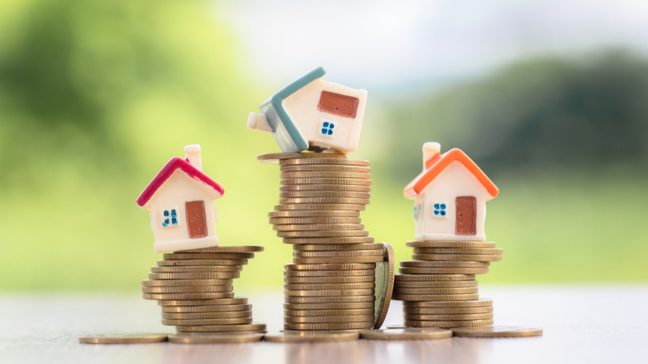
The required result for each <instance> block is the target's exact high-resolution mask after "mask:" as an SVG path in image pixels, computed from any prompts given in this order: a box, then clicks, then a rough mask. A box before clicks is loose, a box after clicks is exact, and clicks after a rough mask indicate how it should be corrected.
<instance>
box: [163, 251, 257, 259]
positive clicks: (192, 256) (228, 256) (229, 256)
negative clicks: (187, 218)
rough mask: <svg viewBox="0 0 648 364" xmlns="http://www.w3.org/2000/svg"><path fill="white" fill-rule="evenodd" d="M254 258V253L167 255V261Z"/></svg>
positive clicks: (165, 255)
mask: <svg viewBox="0 0 648 364" xmlns="http://www.w3.org/2000/svg"><path fill="white" fill-rule="evenodd" d="M252 257H254V253H195V252H194V253H183V252H179V253H165V254H164V255H163V258H164V259H165V260H187V259H192V260H193V259H216V260H219V259H233V260H243V259H249V258H252Z"/></svg>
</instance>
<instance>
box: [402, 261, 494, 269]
mask: <svg viewBox="0 0 648 364" xmlns="http://www.w3.org/2000/svg"><path fill="white" fill-rule="evenodd" d="M489 266H490V263H489V262H463V261H460V262H458V261H452V260H447V261H446V260H435V261H422V260H405V261H402V262H401V267H412V268H488V267H489Z"/></svg>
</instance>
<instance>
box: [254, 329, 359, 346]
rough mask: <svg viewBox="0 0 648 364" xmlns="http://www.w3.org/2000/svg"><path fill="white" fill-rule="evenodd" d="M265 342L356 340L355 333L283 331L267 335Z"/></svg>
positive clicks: (356, 334) (356, 335)
mask: <svg viewBox="0 0 648 364" xmlns="http://www.w3.org/2000/svg"><path fill="white" fill-rule="evenodd" d="M264 340H265V341H268V342H275V343H322V342H336V341H353V340H358V333H357V332H318V331H284V332H282V333H279V334H272V335H269V334H267V335H266V336H265V338H264Z"/></svg>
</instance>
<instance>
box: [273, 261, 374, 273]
mask: <svg viewBox="0 0 648 364" xmlns="http://www.w3.org/2000/svg"><path fill="white" fill-rule="evenodd" d="M374 268H375V264H373V263H335V264H286V265H285V266H284V271H288V270H297V271H308V270H313V271H327V270H329V271H341V270H349V271H362V270H371V271H372V273H373V269H374Z"/></svg>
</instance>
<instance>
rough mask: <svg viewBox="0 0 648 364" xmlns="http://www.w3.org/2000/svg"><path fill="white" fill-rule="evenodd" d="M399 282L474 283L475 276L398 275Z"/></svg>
mask: <svg viewBox="0 0 648 364" xmlns="http://www.w3.org/2000/svg"><path fill="white" fill-rule="evenodd" d="M394 279H395V280H396V281H397V282H398V281H410V282H411V281H415V282H437V281H439V282H440V281H474V280H475V275H474V274H396V275H395V276H394Z"/></svg>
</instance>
